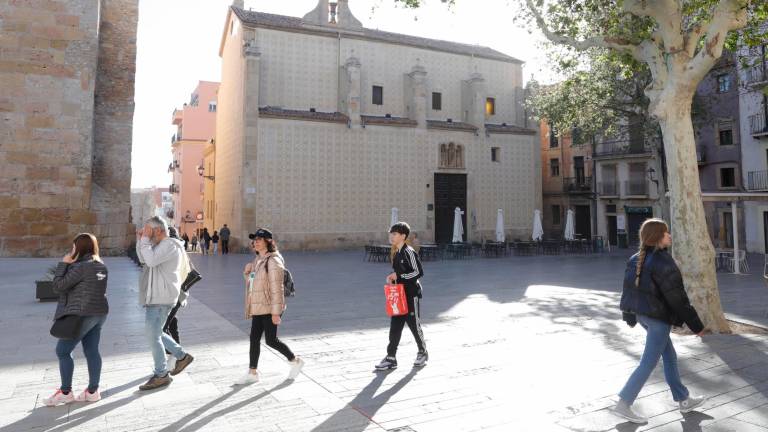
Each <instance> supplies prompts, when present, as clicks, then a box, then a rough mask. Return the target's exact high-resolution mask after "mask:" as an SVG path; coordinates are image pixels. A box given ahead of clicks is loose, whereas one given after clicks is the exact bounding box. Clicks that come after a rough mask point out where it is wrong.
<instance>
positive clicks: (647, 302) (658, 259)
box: [613, 219, 706, 424]
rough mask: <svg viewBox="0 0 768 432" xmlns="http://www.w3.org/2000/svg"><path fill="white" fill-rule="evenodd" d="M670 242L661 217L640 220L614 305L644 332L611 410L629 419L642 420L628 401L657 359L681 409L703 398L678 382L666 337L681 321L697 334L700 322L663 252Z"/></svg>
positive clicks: (672, 349)
mask: <svg viewBox="0 0 768 432" xmlns="http://www.w3.org/2000/svg"><path fill="white" fill-rule="evenodd" d="M671 245H672V236H671V235H670V234H669V228H668V227H667V224H666V223H665V222H664V221H663V220H661V219H648V220H646V221H645V222H644V223H643V225H642V226H641V227H640V251H639V252H638V253H636V254H635V255H633V256H632V258H630V259H629V261H628V262H627V268H626V272H625V274H624V289H623V292H622V294H621V305H620V307H621V311H622V314H623V317H624V320H625V321H626V322H627V324H629V326H630V327H634V326H635V325H636V324H637V323H638V322H639V323H640V325H641V326H642V327H643V328H644V329H645V331H646V332H647V336H646V339H645V350H644V351H643V356H642V358H641V359H640V364H639V365H638V366H637V368H636V369H635V371H634V372H633V373H632V375H631V376H630V377H629V380H628V381H627V383H626V385H624V388H623V389H622V390H621V392H619V398H620V399H619V401H618V403H617V404H616V406H615V407H614V409H613V412H614V413H616V414H617V415H619V416H621V417H623V418H625V419H627V420H629V421H630V422H632V423H638V424H642V423H646V422H647V421H648V419H646V418H645V417H643V416H642V415H640V414H638V413H636V412H635V411H634V410H633V409H632V404H633V403H634V402H635V399H636V398H637V395H638V393H640V390H641V389H642V388H643V385H645V382H646V381H647V380H648V377H649V376H650V375H651V373H652V372H653V370H654V369H655V368H656V365H657V364H658V363H659V357H661V358H662V359H663V361H664V378H665V379H666V380H667V384H669V388H670V390H671V391H672V397H673V398H674V400H675V401H676V402H678V403H679V405H680V411H681V412H683V413H687V412H690V411H692V410H694V409H695V408H697V407H699V406H701V405H702V404H703V403H704V401H705V400H706V398H705V397H703V396H691V395H690V394H689V392H688V389H687V388H686V387H685V386H684V385H683V383H682V382H681V381H680V372H679V371H678V369H677V354H676V353H675V347H674V346H673V345H672V339H670V337H669V334H670V331H671V330H672V326H682V325H683V324H687V325H688V328H690V329H691V331H693V333H695V334H696V335H697V336H701V335H702V334H703V332H704V325H703V324H702V323H701V320H700V319H699V316H698V314H697V313H696V309H694V308H693V306H691V303H690V301H689V300H688V295H687V294H686V293H685V288H684V287H683V276H682V274H681V273H680V269H679V268H678V267H677V264H676V263H675V260H674V259H673V258H672V256H671V255H670V254H669V252H668V251H667V248H669V246H671Z"/></svg>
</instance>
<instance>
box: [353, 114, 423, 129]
mask: <svg viewBox="0 0 768 432" xmlns="http://www.w3.org/2000/svg"><path fill="white" fill-rule="evenodd" d="M360 120H361V121H362V123H363V125H364V126H365V125H381V126H403V127H414V126H416V125H417V124H418V123H417V122H416V120H411V119H409V118H406V117H383V116H369V115H361V116H360Z"/></svg>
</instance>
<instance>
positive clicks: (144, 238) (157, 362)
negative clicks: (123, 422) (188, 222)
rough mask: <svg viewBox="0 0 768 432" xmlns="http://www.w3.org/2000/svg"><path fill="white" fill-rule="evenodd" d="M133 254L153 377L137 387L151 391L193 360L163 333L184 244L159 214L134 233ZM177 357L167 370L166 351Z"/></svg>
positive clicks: (178, 279) (173, 300)
mask: <svg viewBox="0 0 768 432" xmlns="http://www.w3.org/2000/svg"><path fill="white" fill-rule="evenodd" d="M136 234H137V241H136V245H137V247H136V249H137V250H136V253H137V255H138V256H139V260H140V261H141V263H142V264H144V268H143V271H142V274H141V280H140V281H139V304H140V305H141V306H143V307H144V313H145V319H144V331H145V334H146V337H147V342H148V343H149V346H150V349H151V350H152V358H153V360H154V370H153V374H152V377H151V378H150V379H149V380H148V381H147V382H146V384H143V385H141V386H139V390H154V389H157V388H161V387H165V386H167V385H169V384H170V383H171V382H172V381H173V379H172V378H171V377H170V376H169V375H173V376H175V375H178V374H179V373H181V372H182V371H183V370H184V369H185V368H186V367H187V366H189V364H190V363H192V361H193V360H194V357H192V356H191V355H190V354H189V353H187V352H185V351H184V348H182V347H181V346H180V345H179V344H177V343H176V341H174V340H173V339H172V338H171V337H170V336H168V335H167V334H165V333H163V326H164V325H165V322H166V320H167V319H168V315H169V314H170V312H171V308H173V306H174V305H176V303H177V302H178V300H179V294H180V292H181V284H182V282H183V279H182V277H183V275H182V272H183V269H182V267H183V254H184V251H183V250H182V248H183V245H182V243H181V241H179V240H176V239H172V238H170V237H169V236H168V226H167V225H166V224H165V221H163V220H162V219H160V218H159V217H153V218H150V219H149V220H148V221H147V222H146V223H145V224H144V228H143V229H142V230H140V231H138V232H137V233H136ZM166 349H167V350H168V351H170V353H171V354H172V355H173V356H174V357H176V359H177V360H176V366H175V367H174V368H173V370H172V371H170V373H169V371H168V362H167V360H166V357H165V350H166Z"/></svg>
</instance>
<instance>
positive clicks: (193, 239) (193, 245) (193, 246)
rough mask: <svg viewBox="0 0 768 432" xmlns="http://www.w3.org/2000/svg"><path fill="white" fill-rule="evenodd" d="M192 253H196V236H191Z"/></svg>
mask: <svg viewBox="0 0 768 432" xmlns="http://www.w3.org/2000/svg"><path fill="white" fill-rule="evenodd" d="M191 242H192V252H197V234H192V240H191Z"/></svg>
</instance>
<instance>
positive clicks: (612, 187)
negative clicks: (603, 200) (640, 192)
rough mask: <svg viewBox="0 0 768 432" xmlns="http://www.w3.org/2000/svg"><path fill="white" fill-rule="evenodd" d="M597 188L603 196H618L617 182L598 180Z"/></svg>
mask: <svg viewBox="0 0 768 432" xmlns="http://www.w3.org/2000/svg"><path fill="white" fill-rule="evenodd" d="M597 190H598V192H600V195H602V196H604V197H617V196H619V182H617V181H612V182H610V181H609V182H600V183H598V184H597Z"/></svg>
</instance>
